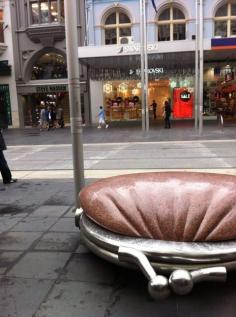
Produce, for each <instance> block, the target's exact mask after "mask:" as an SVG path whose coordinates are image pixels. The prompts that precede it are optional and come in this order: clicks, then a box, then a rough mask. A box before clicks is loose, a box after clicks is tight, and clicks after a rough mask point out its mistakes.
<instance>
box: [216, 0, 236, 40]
mask: <svg viewBox="0 0 236 317" xmlns="http://www.w3.org/2000/svg"><path fill="white" fill-rule="evenodd" d="M214 20H215V36H220V37H230V36H236V4H234V3H231V2H229V3H226V4H223V5H222V6H221V7H219V8H218V9H217V11H216V14H215V18H214Z"/></svg>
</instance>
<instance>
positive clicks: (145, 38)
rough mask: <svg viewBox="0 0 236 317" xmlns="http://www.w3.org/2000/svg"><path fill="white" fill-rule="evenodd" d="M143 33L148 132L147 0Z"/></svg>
mask: <svg viewBox="0 0 236 317" xmlns="http://www.w3.org/2000/svg"><path fill="white" fill-rule="evenodd" d="M143 19H144V21H143V31H144V32H143V33H144V37H143V38H144V81H145V114H146V132H148V131H149V108H148V51H147V15H146V0H143Z"/></svg>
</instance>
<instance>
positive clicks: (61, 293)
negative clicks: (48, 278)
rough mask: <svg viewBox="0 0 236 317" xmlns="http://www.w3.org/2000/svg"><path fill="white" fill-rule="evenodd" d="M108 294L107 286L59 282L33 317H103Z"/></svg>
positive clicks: (109, 289)
mask: <svg viewBox="0 0 236 317" xmlns="http://www.w3.org/2000/svg"><path fill="white" fill-rule="evenodd" d="M110 293H111V288H110V287H107V286H101V285H96V284H88V283H76V282H72V281H61V282H60V283H59V284H55V286H54V287H53V290H52V292H51V293H50V295H49V297H48V298H47V300H46V301H45V302H44V303H43V304H42V305H41V306H40V308H39V310H38V311H37V312H36V314H35V317H55V316H56V317H76V316H79V317H95V316H96V317H104V316H105V310H106V307H107V305H108V302H109V296H110ZM107 316H108V315H107Z"/></svg>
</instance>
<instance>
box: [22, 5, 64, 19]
mask: <svg viewBox="0 0 236 317" xmlns="http://www.w3.org/2000/svg"><path fill="white" fill-rule="evenodd" d="M51 1H55V2H56V3H57V12H58V21H56V22H55V21H52V20H51V16H52V15H51ZM63 1H65V0H27V4H28V20H29V23H30V25H44V24H61V23H64V17H63V16H62V12H64V10H62V5H63ZM42 2H46V3H47V5H48V16H49V21H48V22H42V14H41V3H42ZM32 3H37V4H38V8H39V9H38V10H39V19H38V23H33V15H32V9H31V8H32Z"/></svg>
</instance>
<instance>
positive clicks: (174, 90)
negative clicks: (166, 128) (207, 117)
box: [103, 78, 194, 121]
mask: <svg viewBox="0 0 236 317" xmlns="http://www.w3.org/2000/svg"><path fill="white" fill-rule="evenodd" d="M192 81H193V78H191V80H189V79H188V80H187V79H182V80H179V79H176V80H174V79H166V78H163V79H161V78H160V79H156V80H151V81H149V86H148V105H149V116H150V119H154V117H156V118H157V119H162V115H163V107H164V102H165V101H166V100H167V99H171V100H172V102H173V105H172V107H173V109H177V107H178V109H179V108H180V107H181V109H182V110H176V111H175V114H176V115H175V117H176V118H192V116H193V106H194V105H193V88H190V84H191V83H192ZM183 93H185V95H186V94H187V96H189V99H188V100H184V99H183V100H181V96H182V94H183ZM189 94H190V95H189ZM103 97H104V100H103V102H104V105H105V111H106V120H107V121H129V120H140V119H141V116H142V112H141V111H142V105H141V82H140V81H138V80H129V81H119V80H116V81H107V82H104V83H103ZM183 98H184V97H183ZM154 102H155V103H156V104H157V108H156V111H155V110H154V111H155V112H156V113H155V114H154V112H153V107H152V104H153V103H154ZM187 108H188V110H187Z"/></svg>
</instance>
